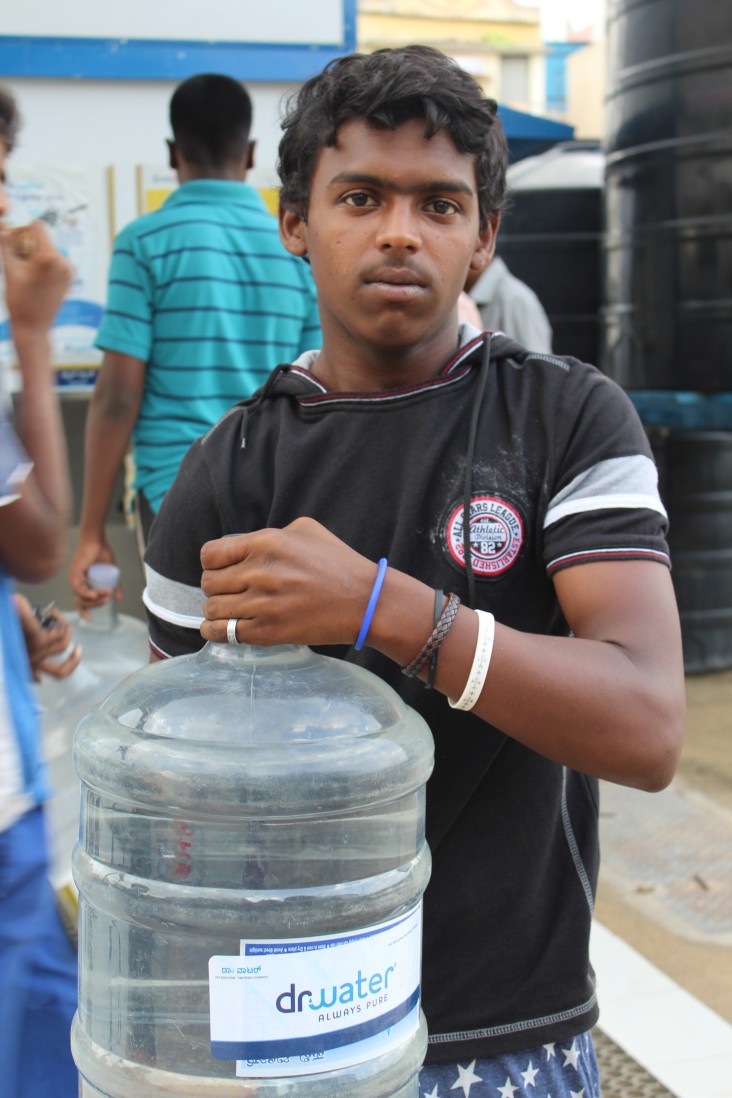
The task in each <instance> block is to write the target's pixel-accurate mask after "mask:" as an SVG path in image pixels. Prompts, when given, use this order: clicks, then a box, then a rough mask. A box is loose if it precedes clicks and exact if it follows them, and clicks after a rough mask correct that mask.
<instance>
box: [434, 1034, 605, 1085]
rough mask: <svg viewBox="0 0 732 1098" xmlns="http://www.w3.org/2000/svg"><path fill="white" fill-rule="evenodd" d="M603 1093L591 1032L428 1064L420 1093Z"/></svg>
mask: <svg viewBox="0 0 732 1098" xmlns="http://www.w3.org/2000/svg"><path fill="white" fill-rule="evenodd" d="M455 1091H457V1092H458V1095H459V1094H460V1092H462V1094H463V1095H464V1098H600V1076H599V1072H598V1070H597V1060H596V1059H595V1050H594V1048H593V1046H592V1038H591V1036H590V1034H589V1033H582V1034H580V1035H579V1036H578V1037H575V1038H574V1039H573V1040H572V1041H571V1042H565V1043H564V1044H550V1045H539V1047H538V1048H531V1049H527V1051H526V1052H512V1053H510V1054H509V1055H508V1056H494V1057H491V1058H490V1059H488V1060H473V1061H472V1063H469V1064H462V1063H461V1064H425V1065H424V1067H423V1068H422V1070H421V1071H420V1073H419V1098H448V1096H451V1095H452V1094H453V1093H454V1092H455Z"/></svg>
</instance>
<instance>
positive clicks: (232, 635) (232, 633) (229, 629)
mask: <svg viewBox="0 0 732 1098" xmlns="http://www.w3.org/2000/svg"><path fill="white" fill-rule="evenodd" d="M238 621H239V619H238V618H229V620H228V621H227V623H226V639H227V641H228V642H229V644H239V641H238V640H237V639H236V625H237V622H238Z"/></svg>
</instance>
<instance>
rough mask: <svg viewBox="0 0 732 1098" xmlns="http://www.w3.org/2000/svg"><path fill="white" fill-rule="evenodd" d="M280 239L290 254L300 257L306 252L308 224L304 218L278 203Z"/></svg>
mask: <svg viewBox="0 0 732 1098" xmlns="http://www.w3.org/2000/svg"><path fill="white" fill-rule="evenodd" d="M279 222H280V240H281V241H282V243H283V244H284V246H285V247H286V248H287V250H288V252H289V253H290V254H291V255H299V256H301V257H303V256H306V255H307V254H308V226H307V222H306V221H305V218H304V217H303V216H302V215H301V214H299V213H296V212H295V210H288V209H286V208H285V207H284V206H283V205H282V204H281V203H280V209H279Z"/></svg>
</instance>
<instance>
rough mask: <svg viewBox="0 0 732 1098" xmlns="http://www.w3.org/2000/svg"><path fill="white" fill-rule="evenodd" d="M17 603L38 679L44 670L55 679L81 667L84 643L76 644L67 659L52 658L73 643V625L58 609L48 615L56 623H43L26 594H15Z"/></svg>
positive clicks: (32, 668) (34, 673)
mask: <svg viewBox="0 0 732 1098" xmlns="http://www.w3.org/2000/svg"><path fill="white" fill-rule="evenodd" d="M15 605H16V607H17V610H18V617H19V618H20V624H21V626H22V629H23V636H24V637H25V645H26V648H27V650H28V659H29V660H30V665H31V673H32V675H33V679H34V680H35V682H40V681H41V674H42V673H45V674H47V675H51V676H52V677H53V678H55V679H65V678H66V676H67V675H70V674H71V672H72V671H73V670H74V669H75V668H76V667H77V666H78V663H79V660H80V659H81V646H80V645H78V644H77V645H76V646H75V647H74V649H73V650H72V651H71V652H70V654H69V655H68V656H67V657H66V659H64V660H54V659H53V658H52V657H53V656H58V655H60V654H61V653H62V652H65V651H66V649H67V648H68V647H69V645H70V644H71V641H72V639H73V631H72V629H71V626H70V625H69V624H68V622H67V621H65V619H64V617H63V615H62V614H61V613H60V612H59V611H58V610H55V609H53V610H51V611H50V612H49V616H50V617H51V618H53V624H51V625H45V626H44V625H42V624H41V623H40V621H39V620H38V618H37V617H36V614H35V611H34V610H33V607H32V606H31V604H30V603H29V602H28V599H27V598H26V597H25V596H24V595H16V596H15Z"/></svg>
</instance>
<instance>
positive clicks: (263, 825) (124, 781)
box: [72, 644, 433, 1098]
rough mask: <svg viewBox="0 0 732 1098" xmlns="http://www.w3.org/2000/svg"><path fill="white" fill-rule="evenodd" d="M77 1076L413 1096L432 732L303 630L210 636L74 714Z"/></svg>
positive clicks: (110, 1087)
mask: <svg viewBox="0 0 732 1098" xmlns="http://www.w3.org/2000/svg"><path fill="white" fill-rule="evenodd" d="M74 761H75V765H76V768H77V770H78V773H79V777H80V779H81V782H82V813H81V839H80V844H79V847H78V848H77V850H76V852H75V855H74V877H75V881H76V884H77V887H78V890H79V895H80V906H79V951H80V952H79V958H80V998H79V1009H78V1013H77V1017H76V1019H75V1023H74V1029H73V1036H72V1047H73V1050H74V1057H75V1060H76V1063H77V1066H78V1067H79V1070H80V1076H81V1091H80V1093H81V1094H82V1095H87V1096H92V1095H93V1096H95V1098H98V1096H99V1095H102V1096H105V1098H160V1096H162V1095H168V1096H172V1095H175V1096H176V1098H182V1096H184V1095H191V1096H193V1095H195V1096H197V1098H208V1096H209V1095H211V1096H215V1098H229V1096H231V1098H239V1096H243V1095H247V1096H251V1095H257V1096H261V1098H295V1096H301V1098H333V1096H335V1095H340V1094H343V1095H346V1094H347V1095H348V1096H349V1098H388V1096H395V1098H396V1096H398V1098H417V1095H418V1073H419V1067H420V1065H421V1063H422V1059H423V1057H424V1052H425V1049H426V1027H425V1022H424V1018H423V1016H422V1013H421V1010H420V1006H419V966H420V943H421V898H422V894H423V892H424V889H425V887H426V884H427V880H428V877H429V867H430V859H429V851H428V848H427V846H426V843H425V839H424V809H425V783H426V781H427V778H428V776H429V774H430V771H431V768H432V762H433V746H432V737H431V735H430V733H429V730H428V728H427V726H426V724H425V722H424V721H423V720H422V718H421V717H419V716H418V714H416V713H415V712H414V711H413V710H411V709H409V708H408V707H407V706H405V705H404V703H403V702H402V701H401V699H400V698H399V697H398V695H397V694H396V693H395V692H394V691H393V690H392V689H391V688H390V687H388V686H387V685H386V684H385V683H383V682H382V681H381V680H380V679H378V678H377V677H375V676H374V675H372V674H370V673H369V672H366V671H364V670H363V669H361V668H358V667H355V666H353V665H351V664H348V663H346V662H344V661H340V660H334V659H331V658H328V657H325V656H319V655H316V654H315V653H314V652H312V651H311V650H310V649H308V648H304V647H300V646H282V647H277V648H268V649H262V648H252V647H249V646H244V645H241V646H231V645H214V644H207V645H206V646H205V647H204V648H203V649H202V651H201V652H199V653H198V654H197V655H195V656H185V657H180V658H177V659H174V660H168V661H165V662H162V663H159V664H156V665H154V666H150V667H147V668H145V669H144V670H142V671H139V672H137V673H136V674H134V675H132V676H131V677H129V678H128V679H126V680H125V681H124V682H123V683H122V684H120V686H119V687H118V688H117V689H116V690H114V691H113V692H112V694H111V695H110V696H109V697H108V698H107V699H106V700H105V701H104V703H103V704H102V705H101V706H99V707H98V708H96V709H95V710H94V711H92V712H91V713H90V714H89V715H88V716H87V717H85V719H84V720H83V721H82V723H81V724H80V726H79V729H78V731H77V734H76V738H75V745H74Z"/></svg>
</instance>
